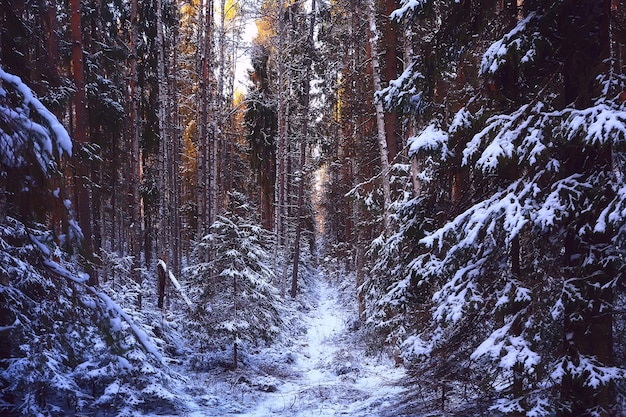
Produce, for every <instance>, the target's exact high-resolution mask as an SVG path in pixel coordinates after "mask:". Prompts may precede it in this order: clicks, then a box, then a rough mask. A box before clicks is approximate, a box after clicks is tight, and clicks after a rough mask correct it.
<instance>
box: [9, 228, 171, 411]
mask: <svg viewBox="0 0 626 417" xmlns="http://www.w3.org/2000/svg"><path fill="white" fill-rule="evenodd" d="M51 241H52V240H51V235H50V234H49V233H42V232H37V231H35V230H33V229H32V228H27V227H26V226H25V225H24V224H22V223H20V222H19V221H17V220H15V219H13V218H10V217H9V218H7V222H6V224H3V225H1V226H0V277H1V282H0V311H2V313H3V314H2V316H1V320H2V322H0V346H2V348H1V350H0V352H1V353H0V363H1V370H0V399H1V401H0V409H1V410H2V413H3V415H29V416H30V415H39V414H42V415H58V416H62V415H68V414H73V413H96V412H97V410H103V411H104V410H108V412H114V413H116V415H130V414H131V413H133V412H137V411H138V410H149V409H152V408H157V409H162V410H169V411H172V410H175V409H176V407H177V401H176V399H175V397H174V395H173V394H172V386H173V383H174V380H173V379H172V377H171V376H170V374H169V373H168V372H166V371H165V370H164V367H163V365H162V363H161V361H162V357H161V354H160V353H159V351H158V349H157V348H156V347H155V346H154V344H153V343H152V342H151V341H150V339H149V338H148V336H147V335H146V333H145V332H144V331H143V330H142V329H141V328H139V327H138V326H137V325H136V324H134V323H133V321H132V320H131V319H130V317H129V316H128V315H127V314H126V313H125V312H124V311H123V310H122V309H121V308H120V307H119V306H118V305H116V304H115V303H114V302H113V301H112V300H111V299H110V298H109V297H108V296H107V295H106V294H104V293H102V292H101V291H99V290H96V289H94V288H91V287H88V286H87V285H86V284H85V282H86V276H83V275H81V274H80V273H79V272H77V271H72V270H71V269H69V268H70V266H69V265H65V266H62V265H61V264H60V263H57V262H55V261H53V260H52V259H51V258H50V253H52V251H51V250H50V249H54V246H53V244H52V243H51ZM57 253H58V252H57Z"/></svg>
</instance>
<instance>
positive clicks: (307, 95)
mask: <svg viewBox="0 0 626 417" xmlns="http://www.w3.org/2000/svg"><path fill="white" fill-rule="evenodd" d="M315 14H316V5H315V0H311V22H310V23H309V34H308V39H307V52H306V58H305V64H306V72H305V76H304V98H303V104H302V117H303V121H302V137H301V139H300V140H301V142H300V183H299V184H298V202H297V208H296V210H297V218H296V241H295V242H294V254H293V271H292V274H291V297H293V298H295V297H296V294H297V293H298V270H299V267H300V241H301V236H302V222H303V218H302V217H303V214H304V208H303V206H304V184H305V178H306V176H305V172H304V171H305V170H304V168H305V164H306V145H307V138H308V135H309V103H310V101H311V92H310V90H311V65H312V63H313V47H314V39H313V32H314V29H315Z"/></svg>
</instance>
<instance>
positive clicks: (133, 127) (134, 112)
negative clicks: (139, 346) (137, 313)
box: [128, 0, 143, 309]
mask: <svg viewBox="0 0 626 417" xmlns="http://www.w3.org/2000/svg"><path fill="white" fill-rule="evenodd" d="M137 1H138V0H131V4H130V37H131V38H130V44H131V56H130V118H129V119H130V120H129V122H130V126H129V130H130V133H131V134H130V151H131V155H130V173H129V177H128V196H129V197H130V198H129V200H130V201H129V203H130V206H131V207H130V212H131V225H130V230H129V233H130V246H131V247H130V251H131V256H132V257H133V267H132V271H131V275H132V277H133V280H134V281H135V282H136V283H137V285H138V286H139V288H140V290H139V293H138V295H137V306H138V307H139V308H140V309H141V305H142V294H141V284H142V276H141V272H140V266H141V260H140V257H141V255H140V254H141V244H142V229H143V222H142V220H141V201H140V195H139V184H140V182H141V177H140V169H141V165H140V164H141V155H140V150H139V117H138V115H139V111H138V106H139V104H138V102H139V94H138V91H137V89H138V85H137V84H138V82H137V77H138V75H137V44H138V40H139V34H138V24H139V16H138V5H137Z"/></svg>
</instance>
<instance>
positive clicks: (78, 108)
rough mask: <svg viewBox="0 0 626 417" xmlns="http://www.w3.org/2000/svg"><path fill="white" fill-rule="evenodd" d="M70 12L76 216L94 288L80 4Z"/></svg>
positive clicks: (74, 0) (72, 5)
mask: <svg viewBox="0 0 626 417" xmlns="http://www.w3.org/2000/svg"><path fill="white" fill-rule="evenodd" d="M70 10H71V28H72V71H73V77H74V85H75V87H76V92H75V93H74V99H73V104H74V117H75V121H74V138H75V140H76V144H77V145H78V146H77V148H78V152H75V154H74V155H75V164H76V165H75V170H76V175H75V181H76V183H75V187H76V188H75V191H76V204H77V208H76V212H77V214H78V223H79V225H80V228H81V229H82V232H83V236H84V241H83V253H84V255H85V259H86V261H87V265H86V268H87V271H88V272H89V277H90V279H89V282H90V284H92V285H95V284H97V283H98V282H97V276H96V274H95V272H94V271H93V268H92V265H91V260H92V259H91V258H92V254H93V244H92V238H91V219H90V202H89V189H88V188H87V187H88V178H89V169H88V166H89V164H88V161H87V160H85V159H86V156H85V155H84V154H83V152H82V148H83V147H84V146H85V145H86V144H87V107H86V99H85V73H84V65H83V43H82V23H81V12H80V0H71V1H70Z"/></svg>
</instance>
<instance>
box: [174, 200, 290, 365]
mask: <svg viewBox="0 0 626 417" xmlns="http://www.w3.org/2000/svg"><path fill="white" fill-rule="evenodd" d="M232 197H233V198H232V201H231V207H232V210H231V211H229V212H227V213H224V215H222V216H219V218H218V219H217V220H216V221H215V222H214V223H213V224H212V225H211V230H210V233H209V234H207V235H206V236H204V237H203V239H202V241H200V242H199V243H198V245H197V247H196V249H195V250H194V254H193V256H194V259H195V260H196V262H195V263H194V264H193V265H190V266H189V267H187V268H186V270H185V274H186V275H188V276H189V278H188V279H187V280H186V283H187V286H188V287H189V288H190V290H191V300H192V302H193V304H194V307H193V312H192V315H191V317H192V319H193V321H192V323H190V325H189V326H188V328H189V330H190V336H191V337H192V338H193V340H195V341H196V343H197V346H198V347H200V348H201V349H202V350H204V349H207V348H209V349H224V348H227V347H232V349H234V352H233V356H234V361H235V362H234V363H233V366H234V367H237V360H238V359H237V349H238V347H240V346H241V344H242V343H250V344H252V346H254V345H258V344H259V343H261V342H263V341H266V342H268V341H270V340H271V339H272V338H273V337H274V336H276V334H278V333H279V332H280V331H281V328H282V327H283V321H282V315H281V310H282V301H281V299H280V297H279V292H278V290H277V288H276V286H275V284H276V277H275V276H274V272H273V271H272V269H271V266H272V260H271V259H272V258H271V245H272V243H273V239H272V235H271V233H269V232H268V231H267V230H265V229H263V228H262V227H261V226H260V225H258V224H255V223H254V222H252V219H251V217H250V216H251V211H250V207H249V206H248V204H247V203H246V202H245V197H244V196H242V195H239V194H237V195H233V196H232Z"/></svg>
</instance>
